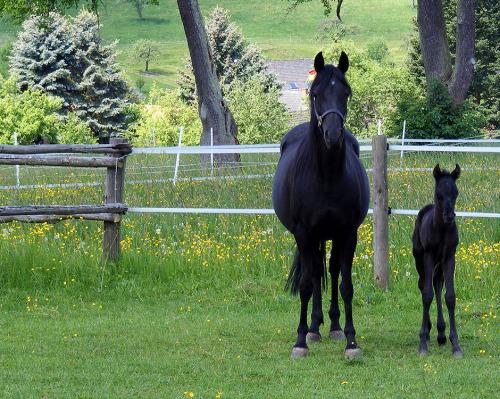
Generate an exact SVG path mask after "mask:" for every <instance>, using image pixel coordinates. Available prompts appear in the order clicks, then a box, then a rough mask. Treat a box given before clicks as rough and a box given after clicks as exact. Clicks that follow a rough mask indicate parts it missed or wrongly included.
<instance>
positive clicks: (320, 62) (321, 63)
mask: <svg viewBox="0 0 500 399" xmlns="http://www.w3.org/2000/svg"><path fill="white" fill-rule="evenodd" d="M323 69H325V59H324V58H323V52H321V51H320V52H319V53H318V54H316V57H314V70H315V71H316V72H321V71H322V70H323Z"/></svg>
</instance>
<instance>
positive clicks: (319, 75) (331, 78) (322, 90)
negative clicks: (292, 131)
mask: <svg viewBox="0 0 500 399" xmlns="http://www.w3.org/2000/svg"><path fill="white" fill-rule="evenodd" d="M348 68H349V58H348V57H347V54H346V53H344V52H343V51H342V54H341V55H340V58H339V63H338V66H337V67H335V66H333V65H325V60H324V58H323V53H321V52H320V53H318V54H317V55H316V58H315V59H314V69H315V70H316V78H315V79H314V82H313V84H312V86H311V93H310V101H311V110H312V120H313V119H315V120H316V123H317V125H318V129H315V132H316V133H317V134H321V135H322V137H323V140H324V143H325V146H326V148H327V149H330V148H331V147H334V146H336V145H342V142H343V139H344V122H345V118H346V116H347V100H348V98H349V96H350V95H351V88H350V86H349V84H348V83H347V81H346V79H345V76H344V75H345V73H346V72H347V69H348Z"/></svg>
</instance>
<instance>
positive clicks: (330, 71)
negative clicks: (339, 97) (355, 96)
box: [310, 64, 352, 97]
mask: <svg viewBox="0 0 500 399" xmlns="http://www.w3.org/2000/svg"><path fill="white" fill-rule="evenodd" d="M333 76H335V77H336V78H337V79H338V80H339V81H341V82H342V83H343V84H344V85H345V86H346V87H347V88H348V90H349V97H350V96H351V94H352V90H351V86H350V85H349V83H348V82H347V80H346V78H345V76H344V74H343V73H342V72H341V71H340V70H339V69H338V68H337V67H335V66H333V65H331V64H328V65H325V69H324V70H323V71H322V72H321V73H318V74H317V75H316V77H315V78H314V80H313V83H312V85H311V90H310V93H311V95H312V93H313V91H315V90H317V89H319V91H323V90H324V89H325V87H326V86H327V85H329V84H330V80H331V78H332V77H333Z"/></svg>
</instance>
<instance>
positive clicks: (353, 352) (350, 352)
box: [344, 348, 363, 361]
mask: <svg viewBox="0 0 500 399" xmlns="http://www.w3.org/2000/svg"><path fill="white" fill-rule="evenodd" d="M344 357H345V359H346V360H349V361H352V360H361V359H362V357H363V351H362V350H361V348H351V349H346V350H345V352H344Z"/></svg>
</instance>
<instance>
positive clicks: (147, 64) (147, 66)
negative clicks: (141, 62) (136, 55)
mask: <svg viewBox="0 0 500 399" xmlns="http://www.w3.org/2000/svg"><path fill="white" fill-rule="evenodd" d="M148 70H149V60H146V71H145V72H147V71H148Z"/></svg>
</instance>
